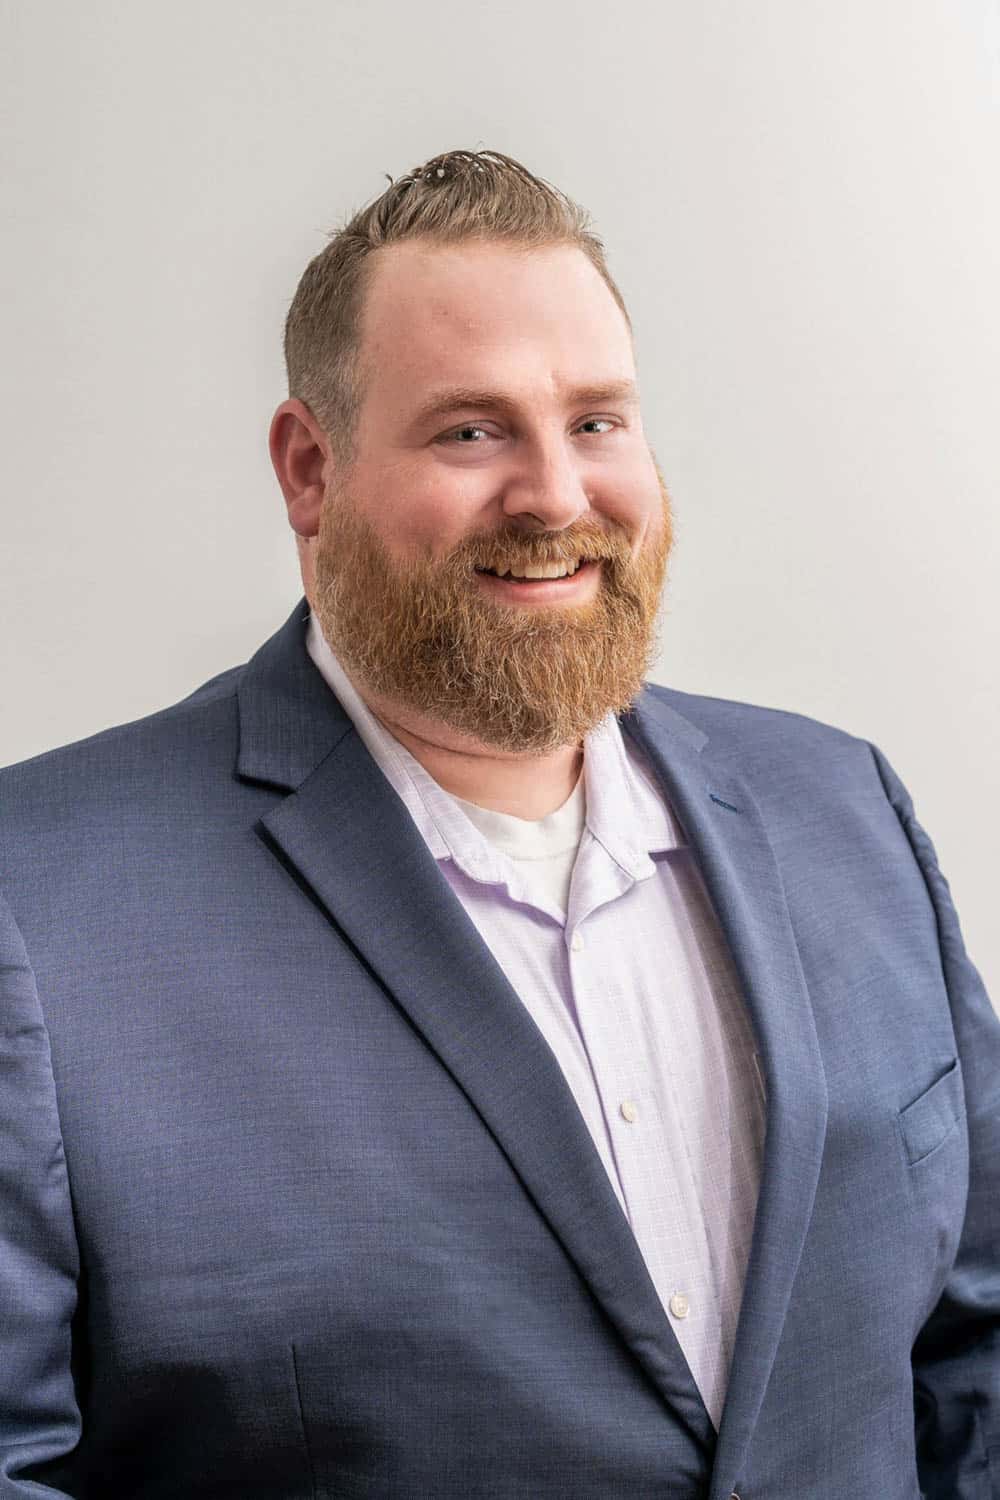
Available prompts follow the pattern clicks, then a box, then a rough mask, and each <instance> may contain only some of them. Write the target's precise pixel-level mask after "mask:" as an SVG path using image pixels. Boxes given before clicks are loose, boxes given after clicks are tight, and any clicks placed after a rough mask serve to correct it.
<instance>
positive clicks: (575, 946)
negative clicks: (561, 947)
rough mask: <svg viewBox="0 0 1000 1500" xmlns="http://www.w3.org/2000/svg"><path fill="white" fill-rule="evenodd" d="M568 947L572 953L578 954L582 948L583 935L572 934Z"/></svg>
mask: <svg viewBox="0 0 1000 1500" xmlns="http://www.w3.org/2000/svg"><path fill="white" fill-rule="evenodd" d="M569 945H570V947H571V948H572V950H573V952H574V953H579V951H580V949H581V948H582V947H583V933H582V932H574V934H573V936H572V938H571V939H570V944H569Z"/></svg>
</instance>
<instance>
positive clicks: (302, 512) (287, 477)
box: [268, 399, 330, 538]
mask: <svg viewBox="0 0 1000 1500" xmlns="http://www.w3.org/2000/svg"><path fill="white" fill-rule="evenodd" d="M268 449H269V451H270V454H271V463H272V464H273V465H274V472H275V474H276V475H277V476H278V483H279V484H280V485H281V493H282V494H283V495H284V497H285V506H286V508H287V510H288V524H289V526H291V528H292V530H293V531H294V532H295V534H296V536H298V537H307V538H308V537H314V536H316V535H317V533H318V531H319V518H320V515H321V513H322V510H323V498H324V495H325V493H326V479H325V477H324V469H325V465H326V462H327V460H328V459H329V457H330V440H329V438H328V437H327V435H326V433H325V432H324V431H323V429H322V428H321V427H320V425H319V423H318V422H317V421H316V418H315V417H314V416H313V414H312V412H311V411H310V410H309V408H308V406H306V404H305V402H304V401H299V400H297V399H293V400H289V401H283V402H282V403H281V405H280V406H279V407H278V409H277V411H276V412H275V414H274V416H273V417H272V418H271V430H270V432H269V434H268Z"/></svg>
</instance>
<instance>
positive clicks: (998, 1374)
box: [872, 746, 1000, 1500]
mask: <svg viewBox="0 0 1000 1500" xmlns="http://www.w3.org/2000/svg"><path fill="white" fill-rule="evenodd" d="M872 749H873V752H874V755H875V761H876V764H877V766H878V770H879V774H880V776H881V778H882V784H883V786H884V787H885V791H886V795H887V797H888V798H889V801H890V802H891V804H892V806H893V807H894V808H895V811H896V815H897V817H898V818H899V821H900V823H901V824H902V826H903V829H904V831H905V833H906V835H907V837H908V839H909V841H910V846H911V848H912V849H913V853H914V855H915V856H916V858H917V861H918V863H919V864H920V867H921V870H922V871H923V876H924V880H925V881H926V883H927V890H928V894H929V895H930V899H931V903H932V905H933V907H934V912H935V915H936V918H937V925H938V940H939V944H940V950H941V965H942V970H943V973H944V980H945V985H946V988H947V991H948V998H949V1002H950V1005H951V1012H952V1024H953V1026H954V1031H955V1039H956V1043H957V1046H958V1055H959V1060H960V1063H961V1068H962V1076H963V1080H964V1084H965V1103H966V1114H967V1121H968V1137H969V1195H968V1201H967V1206H966V1214H965V1222H964V1226H963V1230H962V1237H961V1241H960V1244H959V1249H958V1254H957V1256H956V1259H955V1263H954V1265H953V1267H952V1269H951V1273H950V1275H949V1277H948V1281H947V1283H946V1285H945V1289H944V1292H943V1293H942V1295H941V1298H940V1300H939V1302H938V1304H937V1306H936V1307H935V1309H934V1311H933V1313H932V1314H931V1316H930V1317H929V1318H928V1320H927V1322H926V1323H925V1324H924V1327H923V1328H922V1329H921V1330H920V1333H919V1335H918V1337H917V1339H916V1342H915V1343H914V1346H913V1353H912V1362H913V1394H914V1417H915V1422H916V1441H917V1465H918V1472H919V1476H920V1485H921V1490H922V1492H923V1494H924V1495H925V1496H926V1497H927V1500H1000V1018H998V1017H997V1015H996V1013H995V1012H994V1010H993V1008H992V1006H991V1005H990V1001H989V998H988V996H987V994H986V990H985V988H984V986H983V982H982V980H981V978H980V976H979V974H978V972H977V970H976V968H975V967H974V965H973V964H972V962H971V961H970V959H969V957H968V955H967V954H966V951H965V945H964V943H963V941H962V934H961V931H960V928H959V922H958V916H957V914H956V912H955V908H954V905H953V904H952V900H951V895H950V892H949V888H948V882H947V881H946V880H945V878H944V876H943V875H942V874H941V871H940V869H939V868H938V862H937V855H936V854H935V851H934V845H933V844H932V843H931V840H930V838H929V837H928V835H927V834H926V833H925V831H924V829H923V828H922V827H921V826H920V824H919V823H918V822H917V819H916V817H915V815H914V811H913V803H912V801H911V799H910V796H909V793H908V792H907V790H906V788H905V787H904V786H903V784H902V782H901V781H900V780H899V777H898V776H897V775H896V773H895V772H894V771H893V769H892V767H891V766H890V765H889V764H888V762H887V761H886V760H885V758H884V756H883V755H882V754H881V753H880V752H879V751H878V750H877V749H876V748H875V747H874V746H873V747H872Z"/></svg>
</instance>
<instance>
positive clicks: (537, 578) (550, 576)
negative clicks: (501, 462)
mask: <svg viewBox="0 0 1000 1500" xmlns="http://www.w3.org/2000/svg"><path fill="white" fill-rule="evenodd" d="M591 561H593V559H592V558H589V557H579V558H577V560H576V562H574V563H565V564H563V563H554V564H550V565H548V566H546V567H541V566H539V567H531V566H526V567H525V568H524V571H523V572H514V571H513V570H512V569H510V568H507V569H506V570H505V571H504V572H502V573H501V572H500V571H498V570H497V569H496V568H477V569H476V572H477V573H486V574H487V575H488V576H489V577H490V578H505V579H507V580H508V581H509V582H510V583H553V582H556V581H557V580H558V579H560V578H572V577H573V576H574V574H576V573H578V572H579V570H580V569H581V568H583V567H586V566H587V564H588V563H590V562H591Z"/></svg>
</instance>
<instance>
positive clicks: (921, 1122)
mask: <svg viewBox="0 0 1000 1500" xmlns="http://www.w3.org/2000/svg"><path fill="white" fill-rule="evenodd" d="M964 1111H965V1100H964V1096H963V1092H962V1070H961V1068H960V1067H959V1065H958V1060H957V1058H956V1059H955V1060H954V1061H953V1062H952V1063H951V1065H950V1066H949V1067H948V1068H947V1069H946V1070H945V1072H944V1073H942V1074H941V1076H940V1077H939V1078H936V1079H935V1081H934V1082H933V1083H932V1084H931V1085H930V1087H929V1088H926V1089H924V1091H923V1093H922V1094H918V1095H917V1097H916V1099H914V1100H912V1102H911V1103H909V1104H907V1105H906V1107H905V1108H904V1109H901V1110H900V1111H899V1115H898V1117H897V1118H898V1120H899V1129H900V1134H901V1136H902V1140H903V1150H904V1151H905V1153H906V1159H907V1162H908V1163H909V1165H910V1166H911V1167H914V1166H916V1165H917V1163H918V1162H921V1161H923V1160H924V1159H925V1157H928V1156H930V1155H931V1154H932V1153H933V1152H935V1151H936V1150H937V1149H938V1147H939V1146H941V1145H942V1144H943V1143H944V1142H945V1141H946V1140H947V1139H948V1137H949V1136H950V1135H951V1134H952V1132H953V1131H955V1130H957V1129H958V1126H959V1124H960V1123H961V1120H962V1116H963V1114H964Z"/></svg>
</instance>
